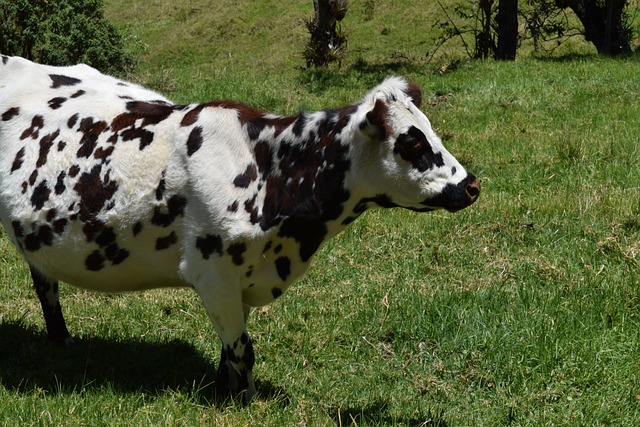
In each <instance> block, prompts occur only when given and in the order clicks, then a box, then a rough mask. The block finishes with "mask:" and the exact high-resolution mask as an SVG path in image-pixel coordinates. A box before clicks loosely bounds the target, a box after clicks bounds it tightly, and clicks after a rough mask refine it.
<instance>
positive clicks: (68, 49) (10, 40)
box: [0, 0, 135, 72]
mask: <svg viewBox="0 0 640 427" xmlns="http://www.w3.org/2000/svg"><path fill="white" fill-rule="evenodd" d="M103 15H104V7H103V3H102V0H58V1H55V2H54V1H49V0H0V52H2V53H4V54H6V55H18V56H23V57H26V58H29V59H32V60H34V61H37V62H41V63H45V64H50V65H71V64H76V63H81V62H84V63H86V64H88V65H91V66H93V67H96V68H98V69H100V70H102V71H105V72H118V71H124V70H131V69H132V68H133V67H134V65H135V61H134V57H133V54H132V53H131V51H130V50H129V49H130V47H129V46H130V45H129V46H127V43H131V40H127V39H126V37H125V35H124V34H123V33H122V32H121V31H119V30H118V29H117V28H116V27H115V26H114V25H112V24H110V23H109V22H108V21H107V20H106V19H105V18H104V16H103Z"/></svg>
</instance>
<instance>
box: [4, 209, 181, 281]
mask: <svg viewBox="0 0 640 427" xmlns="http://www.w3.org/2000/svg"><path fill="white" fill-rule="evenodd" d="M3 223H4V221H3ZM178 223H179V222H177V224H178ZM3 225H4V227H5V229H6V230H7V232H8V234H9V235H10V236H11V238H12V240H13V241H14V244H16V246H17V247H18V248H19V250H20V251H21V252H22V254H23V255H24V257H25V259H26V260H27V262H28V263H29V264H30V265H32V266H33V267H35V268H36V269H37V270H38V271H40V273H42V274H43V275H45V276H46V277H48V278H50V279H52V280H60V281H63V282H66V283H68V284H70V285H73V286H77V287H80V288H84V289H90V290H96V291H103V292H122V291H138V290H145V289H152V288H159V287H182V286H186V284H185V283H184V281H183V280H182V279H181V276H180V274H179V263H180V252H181V245H182V240H181V237H182V236H181V235H180V232H179V231H178V230H179V227H167V228H163V227H154V226H151V225H149V224H148V223H147V225H146V226H144V225H143V226H141V227H138V228H136V227H135V226H121V227H120V228H117V227H109V226H108V225H106V226H104V227H102V228H100V229H99V230H98V231H97V232H96V234H97V237H94V238H93V239H92V240H91V241H88V240H87V237H86V234H87V233H86V232H83V228H84V227H85V226H86V224H84V223H82V222H79V221H72V220H69V223H68V225H67V226H66V228H65V231H64V233H63V234H62V235H57V234H56V232H55V227H53V228H54V230H53V231H52V232H51V233H50V238H49V237H47V236H46V234H47V232H48V231H47V232H45V231H42V230H43V227H46V226H47V225H46V223H45V225H35V226H33V227H29V228H28V229H24V227H26V226H25V225H23V226H22V227H23V229H22V230H18V231H16V229H15V226H14V225H12V224H7V223H4V224H3ZM134 229H135V231H136V232H134ZM16 234H17V236H16Z"/></svg>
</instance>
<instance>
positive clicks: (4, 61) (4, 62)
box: [1, 55, 9, 65]
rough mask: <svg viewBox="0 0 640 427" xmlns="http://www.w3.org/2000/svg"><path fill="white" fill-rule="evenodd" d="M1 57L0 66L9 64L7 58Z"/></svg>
mask: <svg viewBox="0 0 640 427" xmlns="http://www.w3.org/2000/svg"><path fill="white" fill-rule="evenodd" d="M1 56H2V65H7V62H9V57H8V56H5V55H1Z"/></svg>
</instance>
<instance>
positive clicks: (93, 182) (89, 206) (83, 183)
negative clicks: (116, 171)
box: [70, 165, 118, 222]
mask: <svg viewBox="0 0 640 427" xmlns="http://www.w3.org/2000/svg"><path fill="white" fill-rule="evenodd" d="M101 171H102V166H101V165H95V166H94V167H93V168H92V169H91V171H90V172H84V173H82V175H80V178H79V179H78V182H77V183H76V185H75V186H74V187H73V189H74V190H75V191H76V193H78V196H79V198H80V212H79V213H80V220H81V221H83V222H86V221H90V220H92V219H93V218H95V216H96V214H97V213H98V212H100V211H101V210H102V208H103V207H104V206H105V204H106V203H107V201H109V200H111V198H112V197H113V195H114V194H115V192H116V190H117V189H118V184H117V183H116V182H115V181H111V178H109V172H107V173H106V174H105V176H104V178H101V177H100V174H101ZM70 175H71V174H70Z"/></svg>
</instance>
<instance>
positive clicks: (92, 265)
mask: <svg viewBox="0 0 640 427" xmlns="http://www.w3.org/2000/svg"><path fill="white" fill-rule="evenodd" d="M104 262H105V257H104V255H102V253H100V251H99V250H97V249H96V250H95V251H93V252H92V253H91V254H90V255H89V256H88V257H87V258H86V259H85V261H84V264H85V265H86V267H87V269H88V270H91V271H100V270H102V269H103V268H104Z"/></svg>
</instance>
